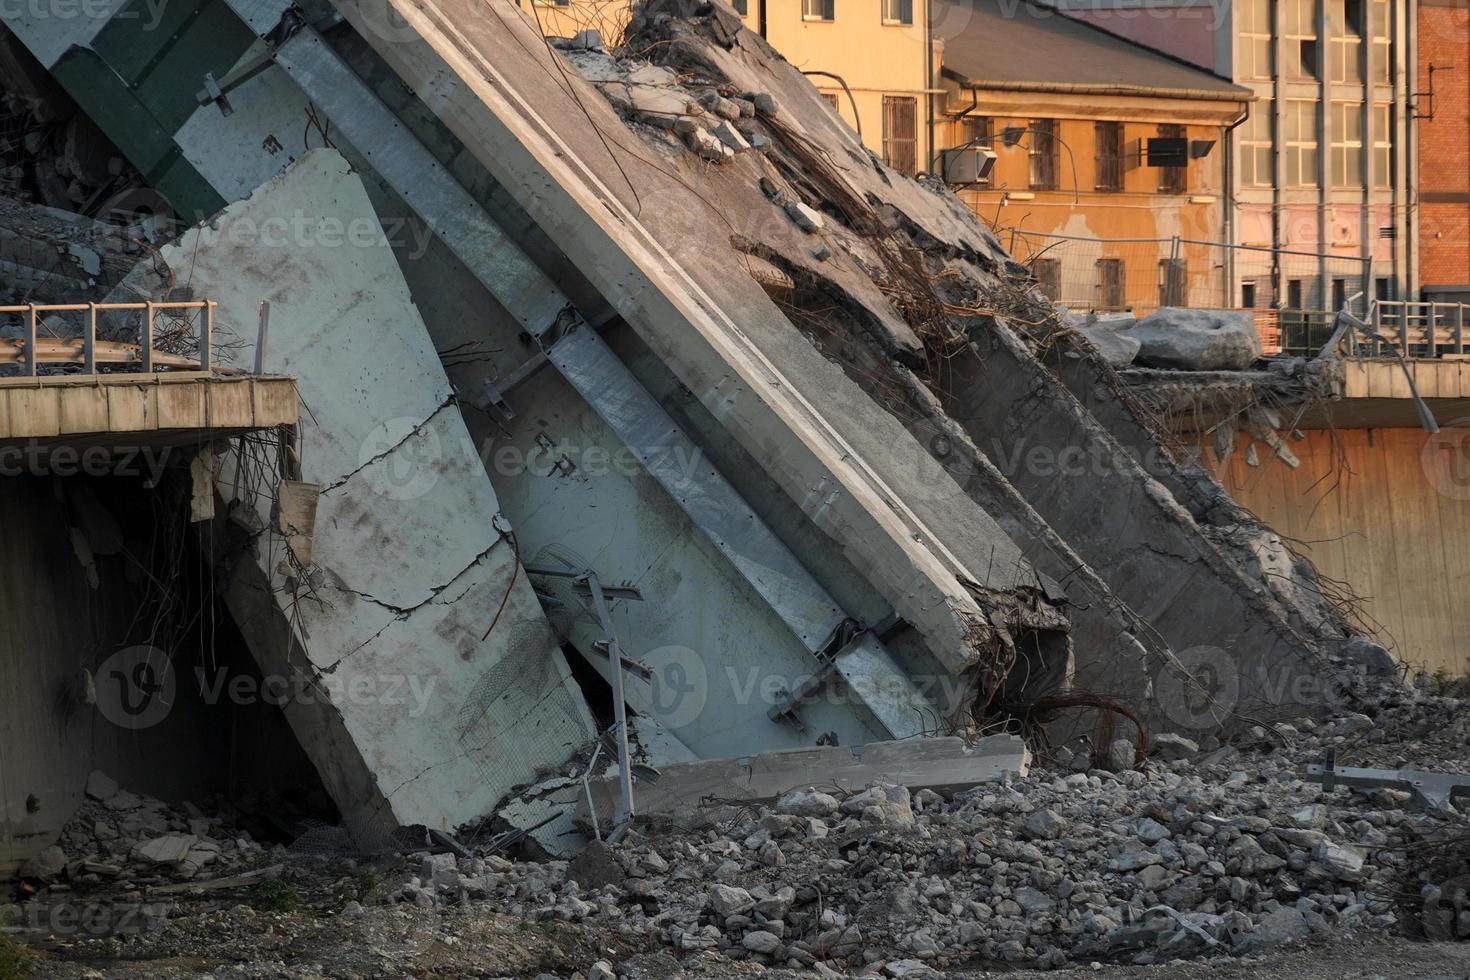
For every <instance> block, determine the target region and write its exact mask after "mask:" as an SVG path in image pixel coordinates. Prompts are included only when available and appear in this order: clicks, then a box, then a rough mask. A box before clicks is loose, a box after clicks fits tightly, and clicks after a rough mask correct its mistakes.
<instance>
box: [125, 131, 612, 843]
mask: <svg viewBox="0 0 1470 980" xmlns="http://www.w3.org/2000/svg"><path fill="white" fill-rule="evenodd" d="M161 259H162V261H163V262H164V263H165V264H166V265H167V266H168V267H169V268H171V269H173V270H175V272H176V274H177V275H178V277H179V278H180V279H183V278H184V277H185V276H187V277H189V278H190V280H191V282H192V284H193V286H194V288H195V289H196V290H197V291H199V292H200V293H201V294H204V295H208V296H210V297H211V298H213V299H216V300H217V301H218V303H219V307H218V316H217V319H216V323H217V325H218V327H219V329H220V333H221V335H222V340H223V345H224V346H232V347H233V348H234V349H235V350H236V351H237V355H238V356H239V357H240V358H241V359H242V360H244V361H247V362H248V361H251V360H253V357H254V341H255V336H256V332H255V326H256V322H257V310H258V308H259V306H260V304H261V303H262V302H263V301H265V302H269V303H270V333H269V345H268V349H267V355H266V361H265V364H266V367H267V368H269V369H271V370H274V371H282V372H289V373H291V374H295V375H297V376H299V377H300V378H301V397H302V400H303V402H304V403H305V406H306V409H307V410H306V411H303V413H302V417H303V423H302V432H301V448H300V452H301V466H302V476H303V478H304V479H305V480H306V481H307V482H310V483H314V484H317V485H319V486H320V487H321V488H322V491H321V496H320V499H319V503H318V510H317V518H316V538H315V542H314V551H313V556H314V557H313V561H314V565H313V568H312V569H311V571H310V574H309V575H307V576H306V577H305V578H303V570H302V569H300V568H293V567H291V566H290V565H289V563H288V562H287V560H286V549H285V547H284V542H283V539H282V538H281V537H280V536H279V535H277V534H275V533H274V532H273V531H270V530H267V531H265V532H263V533H262V534H261V536H260V537H259V538H258V540H257V542H256V544H255V546H254V554H253V555H252V560H251V561H249V562H246V563H245V568H244V570H243V571H242V573H241V574H242V577H241V578H240V579H239V580H238V581H235V582H233V583H232V586H231V588H230V590H229V591H228V593H227V596H228V597H229V599H230V601H231V606H232V612H234V613H235V615H236V618H237V620H238V621H240V622H241V624H242V628H243V629H244V631H245V632H246V634H247V636H248V637H251V638H252V640H253V641H254V642H253V645H252V648H253V651H254V652H255V653H256V654H257V657H258V659H259V660H260V661H261V667H262V670H263V671H264V672H266V673H267V674H272V675H275V674H280V675H282V676H285V677H286V678H288V679H289V680H291V681H292V682H297V681H301V682H304V683H305V684H307V685H308V689H309V690H310V691H311V692H313V693H314V694H316V695H318V696H317V697H314V698H296V699H294V700H293V702H292V704H291V705H290V706H289V707H288V709H287V714H288V717H290V718H291V720H292V723H293V725H294V726H295V728H296V730H297V732H298V735H299V736H300V737H301V740H302V744H303V746H304V747H305V748H306V750H307V751H308V753H311V754H312V756H313V760H314V761H315V762H316V764H317V767H318V770H319V771H320V772H321V773H322V776H323V779H324V781H325V782H326V783H327V785H328V787H329V789H331V790H332V791H333V793H334V795H335V797H336V798H337V801H338V803H339V805H340V806H341V808H342V810H343V811H344V817H345V818H346V819H347V821H348V822H349V824H350V825H351V826H353V827H354V828H355V829H356V830H358V831H359V832H360V833H372V832H375V831H381V830H382V829H383V828H385V827H388V826H393V825H396V824H414V823H419V824H427V825H430V826H434V827H441V828H453V827H455V826H457V825H459V824H461V823H464V822H468V821H470V820H474V819H477V818H479V817H481V816H483V815H484V814H485V813H487V812H488V811H489V810H490V809H491V808H492V807H493V806H494V805H495V804H496V803H497V802H498V801H499V800H500V799H501V797H502V796H503V795H504V794H505V793H506V792H507V791H509V790H510V789H511V788H512V787H513V786H515V785H517V784H520V783H524V782H527V781H530V780H531V779H532V778H533V777H534V776H535V774H536V772H537V770H538V769H541V768H543V767H546V766H555V765H557V764H560V763H561V762H563V761H565V760H566V759H567V758H568V757H569V756H570V755H571V754H572V753H573V751H575V750H576V749H577V748H578V747H579V746H580V745H581V744H583V743H584V742H585V741H586V740H587V739H588V738H590V737H591V736H592V734H593V725H592V720H591V717H590V715H589V714H588V712H587V709H586V706H585V705H584V704H583V703H582V700H581V695H580V692H579V691H578V690H577V688H576V686H575V684H574V683H573V682H572V681H571V678H570V674H569V670H568V667H567V664H566V662H565V659H564V658H563V656H562V653H561V651H560V649H559V646H558V642H557V639H556V637H555V635H554V634H553V632H552V630H551V628H550V625H549V624H548V623H547V622H546V620H545V618H544V616H543V615H542V612H541V608H540V605H539V603H538V601H537V599H536V596H535V594H534V593H533V592H532V589H531V586H530V585H529V583H528V582H527V580H526V577H525V575H524V574H518V572H517V567H518V559H517V557H516V555H515V552H514V549H513V548H512V547H511V545H510V543H509V542H508V541H507V540H506V530H507V525H506V524H505V523H504V521H503V520H501V519H500V518H499V514H500V504H499V501H498V499H497V497H496V494H495V491H494V490H493V488H492V487H491V485H490V481H489V479H488V477H487V476H486V474H485V471H484V469H483V467H482V466H480V464H479V461H478V459H476V458H475V457H474V456H473V454H468V455H467V454H465V453H463V452H462V451H461V450H462V447H464V446H465V445H467V444H468V443H469V435H468V432H467V431H466V430H465V427H464V423H463V421H462V419H461V418H460V415H459V412H458V411H457V410H456V409H455V407H454V398H453V392H452V390H451V388H450V385H449V381H448V379H447V378H446V377H445V375H444V370H443V368H442V367H441V365H440V363H439V359H438V356H437V354H436V353H435V351H434V348H433V345H432V344H431V343H430V341H429V336H428V333H427V331H426V329H425V327H424V324H423V321H422V320H421V319H420V318H419V315H418V313H417V311H416V310H415V308H414V305H413V302H412V300H411V298H410V297H409V295H408V291H407V287H406V286H405V285H404V283H403V279H402V276H401V274H400V273H399V271H398V266H397V263H396V261H395V259H394V258H393V255H392V252H391V250H390V249H389V246H388V243H387V241H386V240H385V239H384V237H383V235H382V233H381V230H380V229H379V226H378V221H377V216H376V214H375V212H374V210H373V208H372V205H371V203H370V201H369V200H368V197H367V194H366V193H365V191H364V190H363V187H362V183H361V181H360V179H359V178H358V177H357V176H356V175H354V174H353V173H352V172H351V169H350V168H349V167H348V166H347V163H346V161H345V160H344V159H343V158H342V157H341V156H340V155H339V154H338V153H336V152H335V151H331V150H317V151H313V152H311V153H309V154H307V155H306V156H304V157H302V158H301V159H300V160H298V161H297V162H296V163H295V164H294V165H293V166H292V167H291V168H290V169H288V170H287V171H286V172H285V173H284V174H283V175H282V176H280V177H278V178H276V179H274V180H272V181H270V182H268V183H267V184H265V185H264V186H262V187H261V188H260V189H258V190H257V191H256V192H255V193H254V194H252V195H251V196H250V197H249V198H248V199H246V200H245V201H241V202H239V203H237V204H234V205H231V206H230V207H228V208H227V209H226V210H225V211H223V212H221V213H220V214H219V215H217V216H216V217H215V219H214V220H212V221H211V223H210V224H209V225H207V226H201V227H197V228H194V229H191V230H190V231H189V232H187V233H186V234H185V235H183V236H182V237H181V238H180V239H179V240H178V241H176V242H174V243H172V244H171V245H169V246H167V247H166V248H164V249H163V250H162V251H161ZM131 285H133V286H135V287H138V288H141V289H144V290H146V289H147V288H148V286H149V283H148V280H147V279H146V278H145V279H144V280H142V281H141V282H133V283H131ZM275 482H276V477H275V475H274V474H273V472H272V471H271V467H270V466H269V465H268V463H267V461H263V460H260V459H257V458H254V457H252V456H251V455H250V454H249V453H248V452H246V453H245V454H243V455H242V456H241V457H239V458H238V459H237V460H235V463H234V465H233V467H232V468H231V469H230V470H229V471H227V472H226V473H225V475H224V476H223V477H222V478H221V480H220V491H221V493H223V494H224V495H225V496H226V497H227V498H228V499H232V500H237V501H238V502H239V503H240V505H241V506H243V507H245V508H247V509H248V510H250V511H254V512H255V513H256V515H257V518H258V521H259V525H260V526H263V527H267V528H269V527H270V526H271V524H272V520H271V517H272V513H271V508H272V505H273V501H274V496H275V494H274V485H275ZM502 602H503V603H504V607H505V608H504V611H503V612H502V613H501V614H500V616H499V619H498V623H497V625H496V626H495V628H494V630H492V631H491V632H490V633H489V635H488V637H486V636H485V635H484V634H485V631H486V628H487V627H488V626H489V625H490V624H491V622H492V620H494V619H495V618H496V610H497V608H499V607H500V605H501V604H502Z"/></svg>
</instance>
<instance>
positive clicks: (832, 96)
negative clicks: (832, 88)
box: [817, 92, 837, 112]
mask: <svg viewBox="0 0 1470 980" xmlns="http://www.w3.org/2000/svg"><path fill="white" fill-rule="evenodd" d="M817 94H818V95H820V96H821V97H822V101H823V102H825V103H827V104H828V105H829V106H831V107H832V111H833V112H836V111H837V93H836V92H818V93H817Z"/></svg>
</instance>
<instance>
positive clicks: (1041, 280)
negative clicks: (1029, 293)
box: [1031, 259, 1062, 302]
mask: <svg viewBox="0 0 1470 980" xmlns="http://www.w3.org/2000/svg"><path fill="white" fill-rule="evenodd" d="M1031 274H1032V275H1033V276H1035V277H1036V288H1037V289H1039V290H1041V295H1043V296H1045V297H1046V298H1047V299H1049V300H1051V301H1052V302H1056V301H1057V300H1059V299H1061V298H1062V260H1061V259H1036V260H1035V261H1033V262H1032V263H1031Z"/></svg>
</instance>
